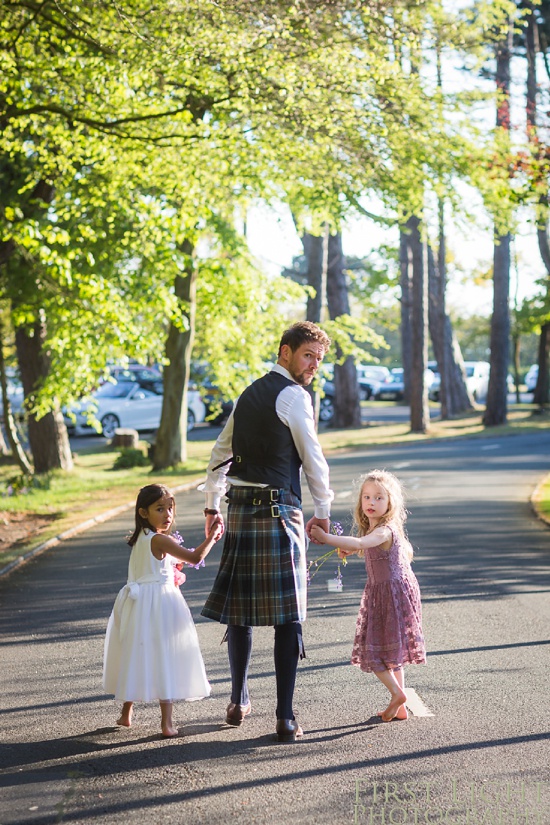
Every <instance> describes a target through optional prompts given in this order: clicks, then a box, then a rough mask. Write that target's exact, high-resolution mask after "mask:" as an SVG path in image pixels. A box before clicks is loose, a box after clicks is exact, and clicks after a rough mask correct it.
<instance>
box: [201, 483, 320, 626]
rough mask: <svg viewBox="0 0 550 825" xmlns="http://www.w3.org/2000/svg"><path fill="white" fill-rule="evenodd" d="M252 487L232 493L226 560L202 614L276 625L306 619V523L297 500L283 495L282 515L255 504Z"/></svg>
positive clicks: (228, 621) (224, 620)
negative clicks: (296, 502) (251, 491)
mask: <svg viewBox="0 0 550 825" xmlns="http://www.w3.org/2000/svg"><path fill="white" fill-rule="evenodd" d="M243 489H244V490H245V491H246V490H247V488H235V487H232V488H231V490H230V493H229V495H228V498H229V508H228V513H227V530H226V534H225V541H224V546H223V551H222V558H221V562H220V567H219V570H218V574H217V576H216V580H215V582H214V585H213V587H212V591H211V593H210V595H209V596H208V598H207V600H206V603H205V605H204V607H203V609H202V611H201V612H202V615H203V616H206V617H207V618H209V619H214V620H215V621H218V622H221V623H222V624H237V625H252V626H258V625H276V624H286V623H287V622H294V621H303V620H304V619H305V618H306V602H307V577H306V559H305V538H304V535H305V534H304V521H303V516H302V511H301V508H300V507H299V506H296V505H295V504H294V503H284V502H285V500H286V501H291V502H294V501H295V499H294V497H293V496H290V495H288V494H287V495H286V496H282V497H281V499H280V500H279V504H278V512H279V515H278V516H275V517H273V516H272V511H271V507H270V506H269V505H267V506H266V504H265V503H263V504H261V505H259V506H258V505H254V504H252V503H250V500H251V498H250V494H249V493H246V492H242V490H243Z"/></svg>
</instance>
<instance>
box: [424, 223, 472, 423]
mask: <svg viewBox="0 0 550 825" xmlns="http://www.w3.org/2000/svg"><path fill="white" fill-rule="evenodd" d="M440 237H441V233H440ZM440 250H441V241H440ZM442 257H443V256H442V255H441V252H440V254H439V255H438V265H437V266H436V265H435V261H434V255H433V252H432V250H431V248H430V247H428V296H429V299H428V321H429V329H430V337H431V340H432V346H433V351H434V356H435V360H436V361H437V366H438V370H439V375H440V378H441V384H440V388H439V397H440V402H441V418H442V419H444V420H447V419H449V418H453V417H454V416H457V415H460V414H461V413H464V412H467V411H469V410H472V409H473V408H474V402H473V398H472V397H471V394H470V393H469V392H468V386H467V384H466V373H465V371H464V361H463V359H462V353H461V351H460V345H459V343H458V341H457V340H456V336H455V334H454V331H453V327H452V323H451V319H450V318H449V316H448V315H447V313H446V311H445V281H446V279H445V269H444V261H443V260H442Z"/></svg>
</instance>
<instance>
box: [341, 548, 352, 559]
mask: <svg viewBox="0 0 550 825" xmlns="http://www.w3.org/2000/svg"><path fill="white" fill-rule="evenodd" d="M348 556H353V550H342V548H341V547H339V548H338V558H339V559H346V558H347V557H348Z"/></svg>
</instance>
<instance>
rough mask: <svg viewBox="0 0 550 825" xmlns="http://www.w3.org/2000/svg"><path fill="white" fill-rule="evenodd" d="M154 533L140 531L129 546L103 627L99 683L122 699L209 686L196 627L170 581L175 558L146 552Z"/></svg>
mask: <svg viewBox="0 0 550 825" xmlns="http://www.w3.org/2000/svg"><path fill="white" fill-rule="evenodd" d="M154 535H155V534H154V533H153V532H152V531H150V530H143V531H142V532H141V533H140V535H139V537H138V540H137V542H136V544H135V545H134V547H133V548H132V552H131V555H130V562H129V565H128V582H127V584H126V585H125V586H124V587H123V588H122V590H120V592H119V594H118V596H117V597H116V600H115V604H114V607H113V611H112V613H111V616H110V618H109V623H108V625H107V633H106V637H105V649H104V656H103V687H104V689H105V692H106V693H111V694H114V696H115V699H117V700H120V701H122V702H138V701H141V702H152V701H154V700H156V699H164V700H167V701H174V700H176V699H186V700H188V701H192V700H194V699H203V698H204V697H205V696H209V695H210V685H209V683H208V679H207V678H206V671H205V669H204V662H203V659H202V654H201V651H200V647H199V640H198V637H197V631H196V629H195V625H194V622H193V618H192V616H191V612H190V610H189V608H188V606H187V603H186V601H185V599H184V598H183V596H182V594H181V592H180V589H179V587H176V585H175V584H174V567H173V562H174V561H175V559H173V558H172V556H168V555H167V556H165V558H164V559H163V560H162V561H158V559H156V558H155V557H154V556H153V554H152V552H151V539H152V538H153V536H154Z"/></svg>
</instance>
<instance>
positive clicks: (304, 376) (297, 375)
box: [288, 366, 315, 387]
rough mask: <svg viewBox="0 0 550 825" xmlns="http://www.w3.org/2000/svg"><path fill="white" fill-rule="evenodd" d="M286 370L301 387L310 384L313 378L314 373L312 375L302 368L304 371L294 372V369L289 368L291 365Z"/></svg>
mask: <svg viewBox="0 0 550 825" xmlns="http://www.w3.org/2000/svg"><path fill="white" fill-rule="evenodd" d="M288 371H289V373H290V374H291V376H292V377H293V378H294V380H295V381H296V383H297V384H299V385H300V386H301V387H309V385H310V384H311V382H312V381H313V379H314V378H315V375H314V374H313V375H312V374H311V373H310V372H306V371H305V370H304V372H294V370H293V369H292V368H291V366H290V367H289V370H288Z"/></svg>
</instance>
